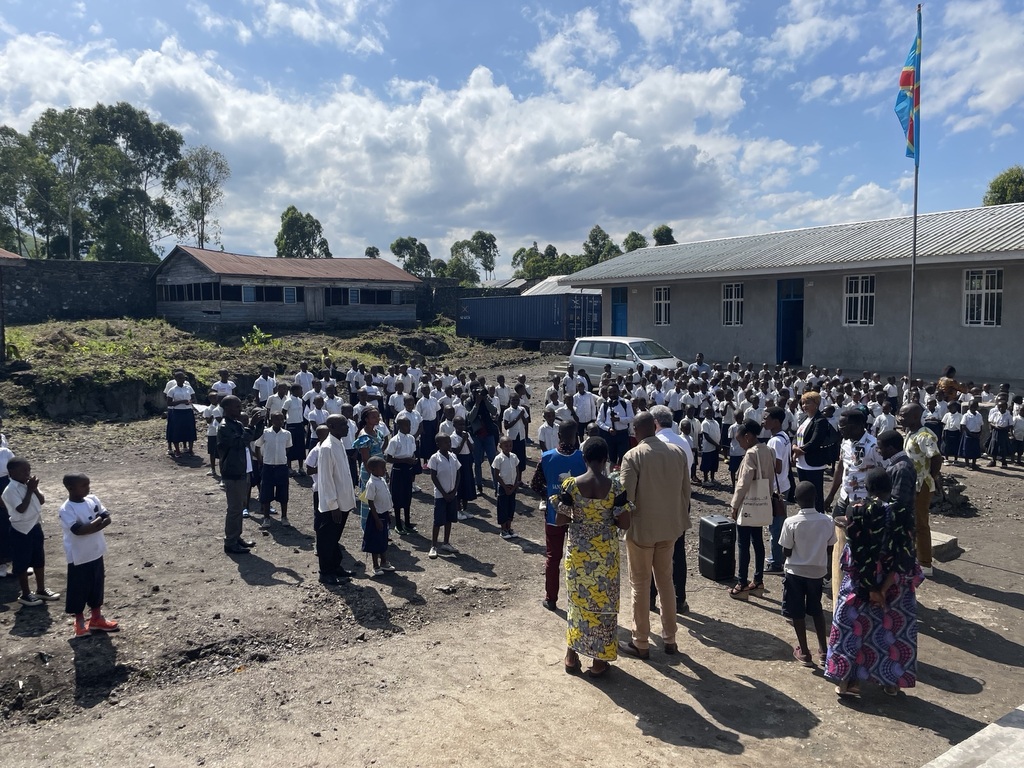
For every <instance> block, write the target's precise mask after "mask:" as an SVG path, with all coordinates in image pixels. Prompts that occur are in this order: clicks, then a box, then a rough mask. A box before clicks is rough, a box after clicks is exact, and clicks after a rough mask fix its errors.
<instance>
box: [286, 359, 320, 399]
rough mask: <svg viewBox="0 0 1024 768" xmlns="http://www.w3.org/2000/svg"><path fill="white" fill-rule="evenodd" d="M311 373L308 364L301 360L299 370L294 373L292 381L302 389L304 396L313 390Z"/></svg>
mask: <svg viewBox="0 0 1024 768" xmlns="http://www.w3.org/2000/svg"><path fill="white" fill-rule="evenodd" d="M314 378H315V377H314V376H313V372H312V371H310V370H309V363H308V362H307V361H305V360H303V361H302V362H301V363H299V370H298V371H297V372H296V373H295V376H294V377H293V378H292V381H293V382H294V383H295V384H298V385H299V386H300V387H301V388H302V393H303V394H305V393H306V392H309V390H311V389H312V388H313V379H314Z"/></svg>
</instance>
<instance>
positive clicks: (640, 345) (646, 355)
mask: <svg viewBox="0 0 1024 768" xmlns="http://www.w3.org/2000/svg"><path fill="white" fill-rule="evenodd" d="M629 346H630V347H632V349H633V351H634V352H636V356H637V357H639V358H640V359H641V360H660V359H661V358H665V357H672V353H671V352H669V351H668V350H667V349H665V348H664V347H663V346H661V344H659V343H658V342H656V341H631V342H630V343H629Z"/></svg>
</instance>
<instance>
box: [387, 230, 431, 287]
mask: <svg viewBox="0 0 1024 768" xmlns="http://www.w3.org/2000/svg"><path fill="white" fill-rule="evenodd" d="M391 252H392V253H393V254H395V258H396V259H398V261H399V262H400V263H401V265H402V269H404V270H405V271H406V272H408V273H409V274H410V275H416V277H421V278H422V277H430V272H431V263H430V251H429V250H428V249H427V246H426V245H425V244H424V243H421V242H420V241H419V240H417V239H416V238H415V237H400V238H398V239H397V240H395V242H393V243H392V244H391ZM441 263H442V264H444V262H443V261H442V262H441Z"/></svg>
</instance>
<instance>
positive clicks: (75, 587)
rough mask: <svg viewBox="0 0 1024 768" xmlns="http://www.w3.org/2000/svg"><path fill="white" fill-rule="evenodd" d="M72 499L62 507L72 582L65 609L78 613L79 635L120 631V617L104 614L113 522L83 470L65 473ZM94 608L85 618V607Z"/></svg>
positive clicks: (76, 614)
mask: <svg viewBox="0 0 1024 768" xmlns="http://www.w3.org/2000/svg"><path fill="white" fill-rule="evenodd" d="M64 487H65V488H67V491H68V500H67V501H65V502H64V504H63V505H61V508H60V525H61V528H63V530H64V554H65V555H66V556H67V560H68V586H67V595H66V597H65V598H64V600H65V602H64V610H65V612H66V613H70V614H71V615H72V616H74V620H75V637H83V636H85V635H88V634H89V633H90V632H117V631H118V630H119V629H120V627H118V625H117V622H116V621H110V620H109V619H106V618H104V616H103V613H102V612H101V610H100V609H101V608H102V607H103V585H104V569H103V555H104V554H106V552H107V541H106V539H105V538H104V536H103V529H104V528H106V527H107V526H108V525H110V513H109V512H108V511H107V510H106V508H105V507H104V506H103V502H101V501H100V500H99V499H98V498H96V497H95V496H94V495H93V494H91V493H89V478H88V476H86V475H81V474H68V475H64ZM87 605H88V606H89V609H90V610H91V613H90V616H89V620H88V621H86V620H85V607H86V606H87Z"/></svg>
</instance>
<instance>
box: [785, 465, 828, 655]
mask: <svg viewBox="0 0 1024 768" xmlns="http://www.w3.org/2000/svg"><path fill="white" fill-rule="evenodd" d="M816 494H817V491H816V490H815V488H814V484H813V483H810V482H808V481H806V480H804V481H802V482H800V483H797V486H796V492H795V493H794V497H795V499H796V503H797V505H798V506H799V507H800V511H799V512H797V513H796V514H795V515H793V516H792V517H788V518H786V520H785V521H784V522H783V523H782V531H781V532H780V533H779V544H780V545H782V551H783V554H784V555H785V556H786V564H785V573H786V575H785V577H784V578H783V580H782V615H783V616H785V617H786V618H787V619H790V620H791V621H792V622H793V629H794V630H795V632H796V639H797V643H798V644H797V646H796V647H794V648H793V658H795V659H796V660H797V661H799V662H800V663H802V664H803V665H804V666H807V667H810V666H813V663H812V661H811V651H810V648H809V647H808V646H807V620H806V616H807V615H810V616H811V618H812V619H813V620H814V632H815V634H816V635H817V636H818V662H819V663H820V664H822V665H824V664H825V653H826V650H825V649H826V641H825V616H824V613H823V611H822V608H821V593H822V586H823V583H824V579H825V574H826V573H828V563H829V549H830V548H831V547H833V546H834V545H835V543H836V530H835V523H834V522H833V520H832V518H831V517H829V516H828V515H825V514H822V513H821V512H819V511H818V510H817V509H815V508H814V500H815V496H816Z"/></svg>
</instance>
